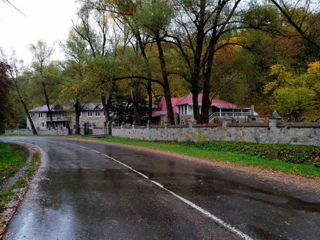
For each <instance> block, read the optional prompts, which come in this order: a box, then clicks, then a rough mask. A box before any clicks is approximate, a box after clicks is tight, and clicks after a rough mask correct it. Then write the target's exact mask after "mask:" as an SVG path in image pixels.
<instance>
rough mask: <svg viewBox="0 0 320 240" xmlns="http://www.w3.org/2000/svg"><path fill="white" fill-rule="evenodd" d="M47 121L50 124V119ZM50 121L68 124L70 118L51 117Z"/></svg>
mask: <svg viewBox="0 0 320 240" xmlns="http://www.w3.org/2000/svg"><path fill="white" fill-rule="evenodd" d="M47 121H48V122H50V121H51V120H50V117H47ZM52 121H54V122H70V121H71V117H67V116H58V117H55V116H54V117H52Z"/></svg>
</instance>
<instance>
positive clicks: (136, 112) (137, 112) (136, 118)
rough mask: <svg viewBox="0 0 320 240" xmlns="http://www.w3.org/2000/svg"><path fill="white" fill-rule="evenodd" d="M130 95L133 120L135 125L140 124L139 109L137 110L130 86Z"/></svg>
mask: <svg viewBox="0 0 320 240" xmlns="http://www.w3.org/2000/svg"><path fill="white" fill-rule="evenodd" d="M130 96H131V101H132V106H133V115H134V121H135V123H136V124H137V125H141V121H140V116H139V111H138V103H137V99H136V97H135V94H134V93H133V90H132V88H130Z"/></svg>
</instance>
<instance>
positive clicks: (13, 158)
mask: <svg viewBox="0 0 320 240" xmlns="http://www.w3.org/2000/svg"><path fill="white" fill-rule="evenodd" d="M27 157H28V154H27V153H26V152H24V151H23V150H21V149H19V148H17V147H14V146H11V145H9V144H5V143H0V182H2V181H5V180H6V179H7V178H8V177H10V176H12V175H13V174H14V173H15V172H16V171H18V170H19V169H20V168H21V167H22V166H23V165H24V164H25V163H26V160H27Z"/></svg>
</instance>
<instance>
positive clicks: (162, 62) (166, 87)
mask: <svg viewBox="0 0 320 240" xmlns="http://www.w3.org/2000/svg"><path fill="white" fill-rule="evenodd" d="M156 42H157V47H158V52H159V60H160V66H161V73H162V78H163V83H164V86H163V90H164V97H165V99H166V105H167V112H168V120H169V123H170V124H171V125H175V120H174V113H173V107H172V103H171V92H170V86H169V80H168V72H167V68H166V62H165V59H164V54H163V49H162V45H161V40H160V37H159V35H158V34H156Z"/></svg>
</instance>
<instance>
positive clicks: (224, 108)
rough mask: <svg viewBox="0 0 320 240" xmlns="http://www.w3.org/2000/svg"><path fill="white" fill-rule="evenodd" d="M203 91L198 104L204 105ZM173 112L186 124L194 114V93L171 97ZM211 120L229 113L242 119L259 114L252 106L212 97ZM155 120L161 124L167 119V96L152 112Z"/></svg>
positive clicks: (179, 121) (180, 121)
mask: <svg viewBox="0 0 320 240" xmlns="http://www.w3.org/2000/svg"><path fill="white" fill-rule="evenodd" d="M202 97H203V95H202V93H200V94H199V95H198V104H199V106H201V105H202ZM171 103H172V106H173V112H174V114H175V116H176V120H177V122H178V123H181V124H186V123H188V122H189V121H190V119H191V118H192V116H193V101H192V93H189V94H188V95H187V96H183V97H176V98H171ZM209 114H210V122H214V121H215V120H217V121H219V119H221V118H222V117H224V116H226V115H228V116H230V117H233V118H236V119H237V120H240V118H247V117H248V116H249V115H258V113H256V112H254V110H253V109H251V108H250V107H243V106H239V105H236V104H233V103H230V102H226V101H223V100H221V99H217V98H212V100H211V107H210V110H209ZM152 117H153V119H154V120H153V121H154V122H156V123H160V124H161V125H162V124H164V122H166V121H167V105H166V101H165V98H164V97H162V99H161V101H160V103H159V105H158V106H157V108H156V109H155V110H154V112H153V113H152Z"/></svg>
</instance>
